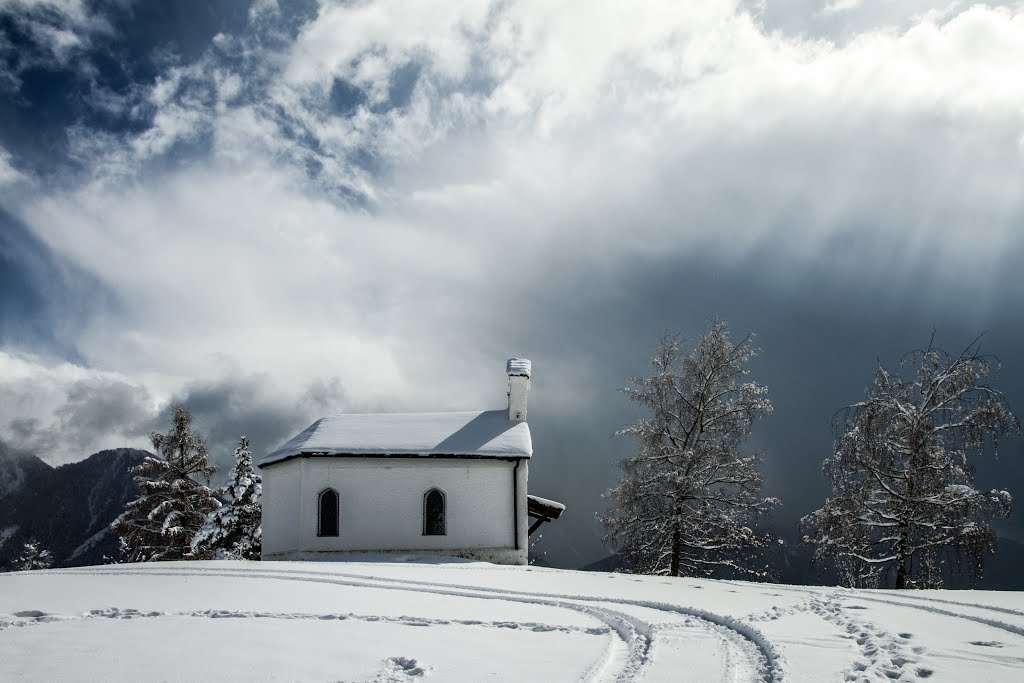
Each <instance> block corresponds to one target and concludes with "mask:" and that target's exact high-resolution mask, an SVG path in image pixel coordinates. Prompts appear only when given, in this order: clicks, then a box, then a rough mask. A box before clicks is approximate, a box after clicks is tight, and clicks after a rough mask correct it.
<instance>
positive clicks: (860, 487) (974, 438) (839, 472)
mask: <svg viewBox="0 0 1024 683" xmlns="http://www.w3.org/2000/svg"><path fill="white" fill-rule="evenodd" d="M900 367H901V370H902V374H901V373H900V372H896V373H893V372H890V371H889V370H887V369H885V368H884V367H881V366H880V367H879V368H878V370H877V372H876V373H875V381H874V383H873V384H872V385H871V386H870V387H869V388H868V390H867V396H866V398H865V400H863V401H861V402H860V403H855V404H853V405H851V406H849V407H847V408H846V409H845V410H843V411H841V412H840V413H838V414H837V417H836V420H835V424H834V429H835V431H836V448H835V454H834V455H833V456H832V457H831V458H829V459H828V460H826V461H825V463H824V473H825V476H826V477H827V478H828V479H829V480H830V481H831V483H832V497H831V498H829V499H828V500H826V501H825V505H824V506H823V507H822V508H821V509H820V510H817V511H815V512H813V513H812V514H810V515H808V516H806V517H804V519H803V520H802V521H801V526H802V528H803V531H804V534H805V536H804V540H805V541H806V542H807V543H810V544H812V545H813V546H814V547H815V559H816V560H817V562H818V563H819V564H828V563H834V564H835V567H836V569H837V570H838V572H839V578H840V581H842V582H843V583H844V584H846V585H850V586H867V587H874V586H880V585H883V584H884V583H887V582H888V580H889V578H892V579H894V581H895V586H896V588H908V587H915V588H927V587H941V585H942V582H943V577H944V576H949V575H950V574H951V573H952V572H954V571H961V570H963V569H966V570H967V574H968V577H969V578H970V579H971V580H972V581H975V580H977V579H978V578H980V577H981V574H982V570H983V566H984V565H983V562H984V555H985V553H987V552H988V553H990V552H994V550H995V545H996V536H995V532H994V531H993V529H992V527H991V525H990V520H992V519H994V518H999V517H1009V515H1010V512H1011V505H1012V498H1011V496H1010V494H1009V493H1008V492H1006V491H997V490H993V491H989V492H982V491H979V490H977V489H976V488H975V484H974V467H973V466H972V465H971V464H970V461H971V460H973V459H974V458H977V457H978V456H980V455H981V454H982V453H983V452H984V451H985V450H986V448H991V449H992V451H993V453H994V452H995V451H996V447H997V445H998V443H999V440H1000V439H1001V438H1002V437H1004V436H1006V435H1009V434H1016V433H1019V432H1020V421H1019V420H1018V419H1017V417H1016V416H1015V415H1014V414H1013V413H1012V412H1011V411H1010V408H1009V406H1008V405H1007V402H1006V398H1005V397H1004V396H1003V395H1002V394H1001V393H1000V392H998V391H996V390H995V389H993V388H992V387H991V386H989V384H988V381H989V379H990V377H991V375H992V373H993V371H994V370H996V369H998V360H997V359H996V358H994V357H993V356H989V355H983V354H982V353H981V344H980V338H979V339H976V340H975V341H974V342H972V343H971V344H970V345H969V346H968V347H967V348H966V349H964V350H963V351H962V352H961V353H960V354H959V355H956V356H953V355H950V354H948V353H946V352H945V351H943V350H942V349H939V348H936V347H935V345H934V334H933V335H932V341H931V342H929V345H928V348H926V349H924V350H918V351H914V352H911V353H909V354H907V356H906V357H905V358H904V360H903V362H902V364H901V366H900ZM903 375H906V376H903Z"/></svg>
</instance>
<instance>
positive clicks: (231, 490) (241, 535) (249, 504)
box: [192, 436, 263, 560]
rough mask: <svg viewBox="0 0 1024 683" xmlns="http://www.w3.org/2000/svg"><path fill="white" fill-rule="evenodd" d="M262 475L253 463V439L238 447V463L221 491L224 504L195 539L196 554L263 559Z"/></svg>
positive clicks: (236, 459)
mask: <svg viewBox="0 0 1024 683" xmlns="http://www.w3.org/2000/svg"><path fill="white" fill-rule="evenodd" d="M262 490H263V484H262V480H261V479H260V475H259V474H257V473H256V470H255V469H253V466H252V453H251V452H250V450H249V440H248V439H247V438H245V437H244V436H243V437H241V438H240V439H239V440H238V446H237V447H236V448H235V464H234V466H233V467H232V468H231V472H230V473H229V474H228V482H227V484H225V485H224V486H223V487H222V488H221V489H220V490H219V491H218V494H219V495H220V497H221V498H222V499H223V501H224V504H223V505H221V506H220V507H219V508H217V509H216V510H214V511H213V512H211V513H210V514H209V515H207V517H206V523H205V524H203V526H202V528H201V529H200V530H199V531H198V532H197V533H196V535H195V538H193V539H192V554H193V556H195V557H200V558H206V559H235V560H237V559H241V560H258V559H260V549H261V544H260V493H261V492H262Z"/></svg>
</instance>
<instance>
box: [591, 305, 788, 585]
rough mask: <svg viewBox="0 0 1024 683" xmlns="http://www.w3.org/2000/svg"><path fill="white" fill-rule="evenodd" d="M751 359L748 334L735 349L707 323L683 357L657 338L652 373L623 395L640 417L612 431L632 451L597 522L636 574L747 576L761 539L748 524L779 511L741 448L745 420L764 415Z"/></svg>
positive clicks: (676, 344) (718, 324)
mask: <svg viewBox="0 0 1024 683" xmlns="http://www.w3.org/2000/svg"><path fill="white" fill-rule="evenodd" d="M757 354H758V350H757V349H756V348H754V346H753V338H752V336H751V335H748V336H747V337H745V338H744V339H743V340H742V341H740V342H739V343H738V344H733V343H732V341H731V340H730V338H729V328H728V326H727V325H726V323H724V322H722V321H720V320H715V321H713V322H712V323H711V324H710V325H709V327H708V329H707V330H706V331H705V332H704V334H703V336H702V337H701V338H700V340H699V341H698V343H697V346H696V348H695V349H694V350H693V351H692V352H690V353H688V354H684V352H683V348H682V342H681V340H680V339H679V338H678V337H677V336H670V335H666V336H662V337H661V338H660V339H659V340H658V345H657V348H656V350H655V353H654V357H653V358H652V359H651V375H650V376H649V377H640V378H634V379H633V380H632V382H631V386H630V387H628V388H626V389H625V393H626V395H627V396H628V397H629V398H630V399H631V400H633V401H635V402H636V403H638V404H640V405H641V406H643V407H644V408H645V409H646V411H647V414H646V416H645V417H643V418H641V419H639V420H638V421H637V422H635V423H633V424H631V425H629V426H627V427H625V428H623V429H622V430H620V431H619V432H618V434H620V435H624V436H629V437H631V438H632V439H634V440H635V441H636V442H637V445H638V452H637V453H636V455H633V456H632V457H629V458H627V459H625V460H624V461H623V462H622V463H621V464H620V467H621V469H622V475H623V476H622V479H621V481H620V482H619V484H618V486H616V487H614V488H612V489H611V490H609V491H608V492H606V493H605V497H606V498H608V499H610V500H611V502H612V505H611V510H610V511H609V513H608V515H607V516H606V517H603V518H602V520H601V521H602V522H603V524H604V525H605V528H606V530H607V536H606V540H609V541H612V542H614V543H617V544H618V545H620V546H621V548H622V551H623V554H624V558H625V560H626V563H627V565H628V566H629V567H630V568H631V569H633V570H634V571H637V572H641V573H647V574H669V575H672V576H679V575H682V574H686V575H692V576H708V575H713V574H714V573H716V572H718V571H721V570H734V571H741V572H742V571H747V570H748V569H749V568H748V567H747V566H746V562H745V561H744V558H745V556H747V555H748V554H749V553H750V551H751V549H752V548H756V547H758V546H760V545H762V544H763V541H764V539H763V538H761V537H760V536H759V535H758V534H757V533H756V532H755V531H754V530H753V528H752V526H751V525H752V523H753V521H754V520H755V519H756V518H757V517H758V516H759V515H760V514H761V513H763V512H765V511H766V510H768V509H769V508H771V507H773V506H774V505H777V504H778V501H777V500H776V499H773V498H764V497H762V496H761V487H762V483H763V476H762V475H761V473H760V471H759V469H758V468H759V463H760V458H759V457H758V456H757V455H744V454H743V453H741V450H740V449H741V446H742V445H743V443H744V442H745V441H746V439H747V438H748V437H749V435H750V431H751V426H752V424H753V422H754V421H755V420H756V419H758V418H760V417H762V416H765V415H768V414H770V413H771V412H772V404H771V402H770V401H769V399H768V388H767V387H765V386H763V385H759V384H756V383H754V382H751V381H748V380H747V375H748V374H749V370H748V369H747V365H748V364H749V362H750V361H751V360H752V359H753V358H754V357H755V356H756V355H757Z"/></svg>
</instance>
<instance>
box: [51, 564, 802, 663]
mask: <svg viewBox="0 0 1024 683" xmlns="http://www.w3.org/2000/svg"><path fill="white" fill-rule="evenodd" d="M51 571H53V573H62V574H79V575H92V574H107V575H124V574H135V575H143V576H145V575H158V576H187V575H190V574H191V575H197V574H198V575H203V576H226V577H231V578H235V577H247V578H263V579H275V580H284V581H299V582H309V583H327V584H334V585H342V586H353V587H361V588H377V589H385V590H404V591H411V592H424V593H433V594H442V595H452V596H456V597H467V598H478V599H489V600H506V601H509V602H520V603H527V604H539V605H547V606H552V607H559V608H564V609H570V610H574V611H577V612H583V613H585V614H588V615H590V616H592V617H594V618H596V619H598V620H599V621H601V622H603V623H604V624H605V625H606V626H607V627H608V629H609V632H610V633H613V634H614V635H615V637H614V638H613V639H612V640H611V641H610V644H609V647H608V649H607V650H606V651H605V654H604V656H603V657H602V658H601V659H600V660H598V661H597V662H594V663H593V664H592V665H591V666H590V667H589V668H588V669H587V670H586V671H585V672H584V674H583V677H584V678H585V679H586V680H592V681H620V682H626V681H635V680H638V679H640V678H642V677H643V675H644V673H645V669H646V668H647V667H648V666H649V665H650V663H651V662H652V650H653V647H654V643H655V634H656V632H657V631H658V630H661V629H664V628H670V627H671V625H667V624H666V625H659V626H653V625H651V624H650V623H648V622H645V621H643V620H641V619H638V618H636V617H633V616H631V615H628V614H626V613H624V612H621V611H618V610H613V609H609V608H608V607H607V606H606V605H609V604H611V605H623V606H630V607H642V608H647V609H653V610H657V611H661V612H669V613H672V614H677V615H681V616H686V617H690V618H693V619H696V620H698V621H699V622H700V623H702V624H703V626H704V628H705V629H707V630H708V631H710V632H711V633H713V634H714V635H715V636H716V637H717V638H718V639H719V640H720V641H721V644H722V646H723V653H724V659H725V661H724V672H723V673H724V674H725V675H726V677H727V678H725V679H723V680H730V681H735V682H737V683H738V682H740V681H764V682H765V683H781V682H782V681H783V679H784V670H783V660H782V657H781V656H780V654H779V652H778V650H777V649H776V648H775V646H774V644H772V643H771V642H770V641H769V640H768V639H767V638H766V637H765V636H764V635H763V634H762V633H761V632H760V631H758V630H757V629H755V628H753V627H752V626H750V625H749V624H747V623H744V622H742V621H739V620H738V619H734V618H732V617H729V616H725V615H719V614H715V613H713V612H709V611H706V610H702V609H697V608H691V607H682V606H679V605H673V604H670V603H663V602H656V601H648V600H629V599H625V598H607V597H595V596H589V595H563V594H557V593H528V592H524V591H514V590H505V589H494V588H489V587H480V586H467V585H452V584H445V583H437V582H429V581H415V580H406V579H394V578H387V577H378V576H367V575H363V574H346V573H327V572H317V571H303V570H291V569H280V568H274V569H267V570H263V569H256V568H254V569H252V570H250V569H232V568H222V569H221V568H218V569H205V568H200V567H187V568H180V569H175V568H173V567H167V568H163V567H162V568H160V569H159V570H157V569H153V570H151V569H148V568H146V569H143V568H135V570H134V571H131V572H126V571H109V570H86V571H75V570H51ZM581 602H582V603H604V604H603V605H600V606H599V605H588V604H578V603H581ZM254 616H255V614H254ZM401 619H405V617H402V618H399V619H397V620H398V621H400V620H401ZM552 628H556V627H552ZM389 666H390V665H389ZM392 669H393V667H392ZM392 669H389V670H388V671H386V672H385V673H384V674H382V676H384V678H380V677H378V679H377V680H382V681H383V680H387V681H391V680H412V679H408V678H404V677H403V676H405V675H406V674H404V673H403V672H402V670H398V669H395V670H394V671H392ZM420 675H422V674H420Z"/></svg>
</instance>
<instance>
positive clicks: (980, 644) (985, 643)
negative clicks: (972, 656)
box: [968, 640, 1003, 647]
mask: <svg viewBox="0 0 1024 683" xmlns="http://www.w3.org/2000/svg"><path fill="white" fill-rule="evenodd" d="M968 644H969V645H977V646H978V647H1003V644H1002V643H1000V642H999V641H998V640H972V641H970V643H968Z"/></svg>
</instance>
